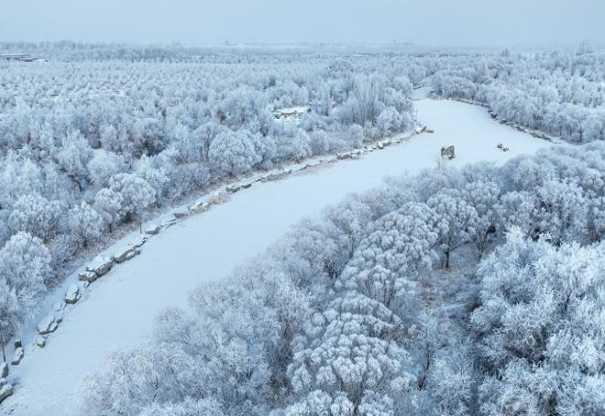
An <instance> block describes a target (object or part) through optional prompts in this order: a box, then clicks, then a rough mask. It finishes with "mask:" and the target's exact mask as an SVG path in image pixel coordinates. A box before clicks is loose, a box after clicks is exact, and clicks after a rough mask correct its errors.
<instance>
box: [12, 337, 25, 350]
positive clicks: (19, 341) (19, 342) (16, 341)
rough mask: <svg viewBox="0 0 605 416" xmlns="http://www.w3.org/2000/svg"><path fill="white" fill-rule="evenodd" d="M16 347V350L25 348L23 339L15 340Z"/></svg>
mask: <svg viewBox="0 0 605 416" xmlns="http://www.w3.org/2000/svg"><path fill="white" fill-rule="evenodd" d="M14 345H15V348H19V347H22V346H23V343H22V342H21V339H20V338H17V339H16V340H15V343H14Z"/></svg>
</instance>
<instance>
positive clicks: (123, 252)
mask: <svg viewBox="0 0 605 416" xmlns="http://www.w3.org/2000/svg"><path fill="white" fill-rule="evenodd" d="M137 254H139V251H138V250H137V248H136V247H135V246H133V245H128V246H125V247H122V248H120V249H118V250H117V251H116V252H114V253H113V261H115V262H116V263H124V262H125V261H127V260H130V259H132V258H133V257H134V256H136V255H137Z"/></svg>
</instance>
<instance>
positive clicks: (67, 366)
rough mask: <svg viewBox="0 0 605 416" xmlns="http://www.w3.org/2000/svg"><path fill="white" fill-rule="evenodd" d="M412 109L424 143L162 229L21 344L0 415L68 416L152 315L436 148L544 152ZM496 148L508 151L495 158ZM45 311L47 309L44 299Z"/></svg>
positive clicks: (490, 153)
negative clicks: (40, 336)
mask: <svg viewBox="0 0 605 416" xmlns="http://www.w3.org/2000/svg"><path fill="white" fill-rule="evenodd" d="M415 106H416V109H417V110H418V117H419V119H420V121H421V122H422V123H424V124H426V125H427V126H428V127H429V129H432V130H434V133H433V134H427V133H424V134H422V135H420V136H414V137H413V138H412V139H411V140H410V141H409V142H407V143H404V144H401V145H397V146H391V147H389V148H388V149H385V150H383V151H376V152H373V153H368V154H364V155H363V156H362V157H361V159H359V160H345V161H342V162H339V163H335V164H329V165H326V166H323V167H318V168H314V169H308V170H306V171H305V172H303V173H300V174H295V175H291V176H288V177H286V178H284V179H282V180H279V181H273V182H266V183H259V184H255V186H252V187H251V188H250V189H244V190H242V191H240V192H237V193H235V194H233V196H232V198H231V200H229V201H228V202H227V203H226V204H224V205H220V206H216V207H214V208H212V209H211V210H209V211H207V212H205V213H203V214H201V215H194V216H191V217H189V218H187V219H184V220H183V221H182V222H178V223H176V224H175V225H174V226H172V227H171V228H169V229H163V230H162V231H161V232H160V233H159V235H157V236H154V237H153V238H152V239H150V241H149V242H147V243H146V245H145V246H144V247H143V249H142V253H141V255H139V256H137V257H135V258H133V259H132V260H130V261H128V262H126V263H124V264H121V265H116V266H115V269H113V270H111V271H110V272H109V273H108V274H107V275H106V276H103V277H102V278H100V279H99V280H98V281H97V282H95V283H94V284H93V285H91V286H90V288H89V289H88V290H86V291H85V292H84V293H83V294H82V297H81V298H80V299H79V300H78V302H77V303H76V304H75V305H69V306H68V308H69V309H68V310H67V311H66V313H65V317H64V319H63V321H62V322H61V324H60V326H59V328H58V329H57V331H56V333H53V334H51V335H50V336H49V337H48V339H47V342H46V346H45V347H44V348H43V349H36V348H33V347H32V343H33V340H34V334H33V333H28V334H25V336H24V338H23V341H24V343H23V345H24V350H25V357H24V358H23V360H22V362H21V364H20V365H19V366H17V367H13V368H12V369H11V376H10V380H11V382H12V383H13V386H14V390H15V391H14V394H13V396H12V397H10V398H8V399H7V400H6V401H5V402H4V403H3V404H2V410H3V411H6V412H7V413H8V414H11V415H17V416H55V415H56V416H69V415H76V414H77V410H76V409H77V408H78V406H77V405H76V400H77V390H78V385H79V383H80V381H81V379H82V377H84V376H85V375H86V374H88V373H90V372H92V371H94V370H95V369H96V368H97V367H98V366H99V364H100V363H101V361H102V359H103V358H104V357H106V356H107V354H108V353H109V352H111V351H112V350H114V349H116V348H120V347H128V346H132V345H136V344H138V343H141V342H143V341H145V340H146V339H147V338H148V337H149V335H150V330H151V327H152V323H153V320H154V317H155V316H156V313H157V312H158V311H159V310H160V309H162V308H164V307H167V306H184V305H185V304H186V301H187V296H188V293H189V292H190V291H191V290H192V289H194V288H195V287H197V286H199V285H200V284H202V283H204V282H208V281H211V280H214V279H221V278H223V277H225V276H227V275H228V274H229V273H230V272H231V271H232V270H233V268H234V267H235V266H237V265H238V264H240V263H242V262H244V261H246V260H248V259H250V258H251V257H253V256H255V255H258V254H259V253H262V252H263V251H264V250H265V249H266V248H267V247H268V246H269V245H270V244H271V243H272V242H273V241H275V240H276V239H277V238H278V237H280V236H281V235H282V234H284V233H285V232H286V231H288V230H289V228H290V227H291V226H292V225H293V224H295V223H296V222H298V221H299V220H300V219H301V218H303V217H305V216H314V215H316V214H318V213H319V212H320V211H321V209H322V208H323V207H324V206H326V205H329V204H334V203H336V202H338V201H339V200H340V199H341V198H342V197H344V196H345V195H346V194H348V193H351V192H361V191H364V190H367V189H369V188H372V187H377V186H379V185H380V184H381V182H382V180H383V178H384V177H385V176H392V175H399V174H402V173H405V172H416V171H418V170H420V169H422V168H428V167H433V166H435V165H436V163H437V160H438V155H439V152H440V149H441V147H442V146H447V145H450V144H453V145H454V146H455V150H456V158H455V159H454V160H452V161H451V162H447V163H452V164H454V165H462V164H465V163H469V162H477V161H492V162H495V163H498V164H500V163H503V162H504V161H506V160H508V159H510V158H512V157H515V156H518V155H520V154H525V153H534V152H535V151H536V150H537V149H539V148H542V147H547V146H549V145H550V143H548V142H546V141H544V140H538V139H535V138H533V137H531V136H530V135H528V134H525V133H521V132H519V131H516V130H514V129H512V128H510V127H507V126H503V125H500V124H498V123H496V122H494V121H493V120H492V119H491V118H490V116H489V115H488V113H487V111H486V110H485V109H483V108H481V107H477V106H471V105H467V104H463V103H458V102H454V101H434V100H424V101H417V102H415ZM499 143H502V144H504V145H505V146H507V147H508V148H509V151H508V152H503V151H502V150H500V149H499V148H497V145H498V144H499ZM128 242H131V241H130V239H129V240H128V241H122V242H121V243H120V246H122V245H123V244H125V243H128ZM68 282H71V283H73V280H72V279H67V280H66V285H67V286H66V287H63V288H60V290H62V292H63V295H64V294H65V291H66V289H67V287H69V286H70V285H69V284H67V283H68ZM47 304H52V302H51V300H50V298H49V300H48V301H47ZM47 310H48V309H47Z"/></svg>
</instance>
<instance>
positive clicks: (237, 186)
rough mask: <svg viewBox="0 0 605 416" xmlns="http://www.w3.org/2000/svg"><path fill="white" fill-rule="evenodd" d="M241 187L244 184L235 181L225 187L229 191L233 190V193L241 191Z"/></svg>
mask: <svg viewBox="0 0 605 416" xmlns="http://www.w3.org/2000/svg"><path fill="white" fill-rule="evenodd" d="M240 189H242V186H241V185H240V184H237V183H234V184H231V185H227V187H226V188H225V190H226V191H227V192H231V193H232V194H233V193H235V192H237V191H239V190H240Z"/></svg>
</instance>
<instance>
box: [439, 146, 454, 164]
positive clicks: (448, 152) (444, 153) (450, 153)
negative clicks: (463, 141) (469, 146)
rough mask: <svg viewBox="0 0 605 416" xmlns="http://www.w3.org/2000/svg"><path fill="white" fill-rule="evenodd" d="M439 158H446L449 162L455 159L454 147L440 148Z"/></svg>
mask: <svg viewBox="0 0 605 416" xmlns="http://www.w3.org/2000/svg"><path fill="white" fill-rule="evenodd" d="M441 157H447V158H448V159H449V160H452V159H454V158H455V157H456V152H455V150H454V145H449V146H444V147H442V148H441Z"/></svg>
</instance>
